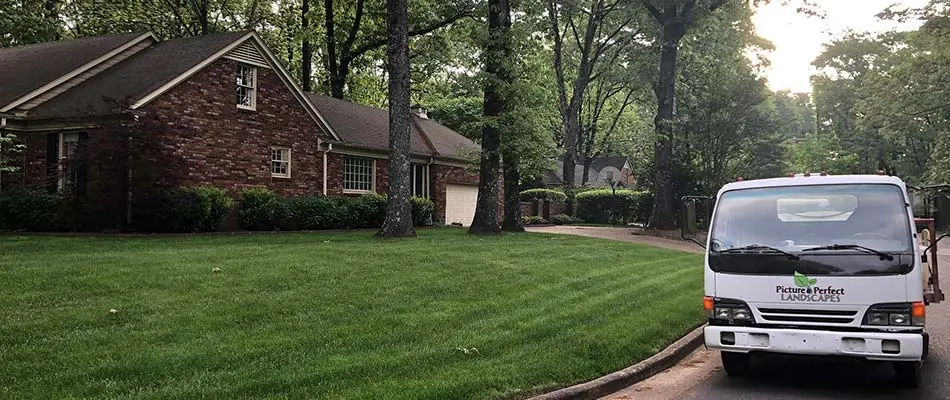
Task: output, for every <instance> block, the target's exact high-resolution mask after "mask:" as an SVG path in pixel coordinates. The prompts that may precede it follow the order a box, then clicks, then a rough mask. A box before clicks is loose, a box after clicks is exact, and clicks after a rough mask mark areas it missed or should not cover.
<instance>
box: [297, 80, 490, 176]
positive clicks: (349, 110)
mask: <svg viewBox="0 0 950 400" xmlns="http://www.w3.org/2000/svg"><path fill="white" fill-rule="evenodd" d="M308 96H309V97H310V99H311V100H312V101H313V103H314V104H315V105H316V106H317V108H319V109H320V113H321V115H324V116H325V117H326V118H327V121H328V122H329V124H330V125H331V126H332V127H333V129H334V130H335V131H336V132H337V133H338V134H339V136H340V140H342V141H343V142H344V143H348V144H352V145H356V146H359V147H364V148H369V149H376V150H384V151H388V150H389V111H388V110H385V109H381V108H376V107H370V106H365V105H362V104H357V103H354V102H351V101H346V100H340V99H337V98H333V97H329V96H321V95H317V94H314V93H308ZM410 118H411V119H410V121H411V123H410V124H409V134H410V141H409V143H410V152H411V153H412V154H417V155H425V156H431V157H445V158H452V159H457V160H465V159H467V158H466V156H467V153H468V152H476V151H478V150H479V149H480V148H479V146H478V145H477V144H475V142H473V141H471V140H470V139H468V138H466V137H465V136H462V134H460V133H458V132H455V131H453V130H451V129H449V128H447V127H445V126H443V125H441V124H439V123H437V122H435V121H433V120H430V119H424V118H420V117H418V116H416V115H410Z"/></svg>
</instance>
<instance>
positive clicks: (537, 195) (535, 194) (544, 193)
mask: <svg viewBox="0 0 950 400" xmlns="http://www.w3.org/2000/svg"><path fill="white" fill-rule="evenodd" d="M520 196H521V201H532V200H538V201H550V202H561V201H565V200H567V195H566V194H564V192H562V191H560V190H554V189H528V190H522V191H521V193H520Z"/></svg>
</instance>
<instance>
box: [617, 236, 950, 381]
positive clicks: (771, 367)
mask: <svg viewBox="0 0 950 400" xmlns="http://www.w3.org/2000/svg"><path fill="white" fill-rule="evenodd" d="M941 244H943V243H941ZM945 249H947V250H950V248H945ZM941 254H942V255H941V256H940V265H943V266H944V268H943V269H944V271H946V272H945V273H944V275H942V276H941V279H940V281H941V283H942V286H943V287H944V288H945V289H944V292H947V291H948V290H947V289H946V288H950V251H947V252H941ZM927 330H928V331H929V332H930V357H929V358H928V360H927V362H925V363H924V367H923V374H924V378H923V382H922V386H921V387H920V388H918V389H916V390H901V389H898V388H896V387H895V386H894V384H893V380H892V379H893V369H892V368H891V367H890V365H888V364H869V363H862V362H854V361H849V360H842V361H825V360H814V359H794V358H785V357H768V358H765V357H763V358H761V359H758V360H756V361H754V363H753V371H754V372H753V373H752V374H751V375H750V376H748V377H743V378H738V379H736V378H730V377H729V376H727V375H726V373H725V371H723V370H722V367H721V364H720V360H719V353H718V352H716V351H708V350H705V349H703V348H700V349H699V350H697V351H696V352H694V353H693V354H692V355H691V356H690V357H688V358H687V359H685V360H683V361H682V362H680V363H679V365H677V366H675V367H673V368H671V369H669V370H667V371H664V372H663V373H660V374H658V375H657V376H655V377H653V378H651V379H648V380H646V381H644V382H641V383H638V384H636V385H634V386H632V387H630V388H627V389H625V390H623V391H621V392H618V393H615V394H613V395H610V396H607V397H604V399H610V400H621V399H637V400H646V399H648V400H667V399H670V400H672V399H677V400H679V399H684V400H685V399H689V400H718V399H723V400H725V399H728V400H739V399H769V400H773V399H774V400H783V399H894V398H900V399H902V400H903V399H928V400H929V399H950V301H948V302H943V303H940V304H932V305H931V306H930V307H928V308H927Z"/></svg>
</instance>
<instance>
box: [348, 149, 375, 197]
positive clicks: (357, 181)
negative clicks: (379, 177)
mask: <svg viewBox="0 0 950 400" xmlns="http://www.w3.org/2000/svg"><path fill="white" fill-rule="evenodd" d="M375 169H376V161H374V160H372V159H369V158H358V157H344V158H343V191H346V192H372V191H373V189H374V186H375V183H376V179H375V178H376V174H375V173H374V171H375Z"/></svg>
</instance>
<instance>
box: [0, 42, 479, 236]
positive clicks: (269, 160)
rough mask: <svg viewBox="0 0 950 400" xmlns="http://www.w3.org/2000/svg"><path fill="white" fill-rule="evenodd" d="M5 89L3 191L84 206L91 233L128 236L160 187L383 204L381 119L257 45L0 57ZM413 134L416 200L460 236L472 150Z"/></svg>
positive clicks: (466, 216)
mask: <svg viewBox="0 0 950 400" xmlns="http://www.w3.org/2000/svg"><path fill="white" fill-rule="evenodd" d="M0 76H3V77H4V79H3V80H2V83H0V131H3V132H4V133H12V134H15V135H16V136H17V137H18V140H20V141H21V142H22V143H24V144H25V145H26V150H25V151H23V152H21V153H18V154H17V155H16V165H17V166H19V167H21V168H20V171H18V172H17V173H15V174H9V173H8V174H4V176H3V177H2V179H3V180H2V184H3V185H4V186H15V185H22V186H28V187H34V188H37V187H43V188H46V189H47V190H49V191H51V192H53V191H59V192H61V193H66V194H69V195H70V197H72V198H79V199H82V200H83V204H85V205H86V206H87V208H86V209H85V213H86V214H87V217H88V219H89V220H90V223H91V224H92V225H95V226H96V228H95V229H116V228H123V227H125V226H128V225H129V224H134V216H135V215H136V213H137V212H138V211H139V210H138V209H137V208H141V206H140V204H142V202H141V201H140V200H139V199H140V198H141V197H142V193H147V192H148V191H149V190H150V188H155V187H176V186H198V185H210V186H215V187H219V188H224V189H226V190H228V192H229V193H230V194H231V195H232V196H233V197H235V198H238V196H239V195H240V193H241V191H242V190H244V189H246V188H249V187H260V186H263V187H267V188H270V189H271V190H274V191H275V192H277V193H279V194H281V195H283V196H302V195H331V196H332V195H360V194H365V193H380V194H385V193H387V192H388V182H387V180H388V179H387V174H388V168H387V167H388V163H387V159H388V137H389V136H388V118H389V117H388V111H387V110H382V109H377V108H372V107H366V106H361V105H358V104H354V103H351V102H347V101H343V100H338V99H333V98H328V97H324V96H318V95H315V94H311V93H305V92H303V91H302V90H301V89H300V87H299V86H298V85H297V84H296V83H295V82H294V80H293V79H291V77H290V75H289V74H288V72H287V71H286V70H285V69H284V67H283V66H282V65H281V64H280V62H279V61H278V60H277V59H276V58H275V56H274V55H273V53H272V52H271V51H270V50H269V49H268V48H267V46H266V45H265V44H264V42H263V41H262V40H261V39H260V37H259V36H258V35H257V34H256V33H254V32H227V33H219V34H212V35H208V36H201V37H194V38H184V39H173V40H165V41H161V40H158V39H157V38H156V37H155V36H154V35H153V34H151V33H149V32H144V33H143V32H139V33H124V34H115V35H106V36H97V37H89V38H82V39H74V40H66V41H58V42H49V43H41V44H36V45H28V46H20V47H14V48H8V49H0ZM411 122H412V163H413V164H412V192H413V194H414V195H417V196H422V197H427V198H431V199H432V200H433V201H434V202H435V204H436V213H435V219H437V220H440V221H444V222H446V223H453V222H460V223H462V224H465V225H467V224H469V223H470V222H471V219H472V217H473V215H474V207H475V198H476V194H477V184H478V171H477V168H475V167H474V165H475V164H474V163H473V162H472V161H473V160H476V159H477V151H478V149H479V147H478V146H477V145H476V144H475V143H474V142H472V141H471V140H469V139H466V138H465V137H463V136H462V135H461V134H459V133H457V132H454V131H452V130H450V129H448V128H446V127H444V126H442V125H440V124H438V123H436V122H435V121H432V120H430V119H428V118H427V117H426V116H425V114H424V113H421V112H420V113H414V114H413V115H412V116H411ZM232 227H233V226H232Z"/></svg>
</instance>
